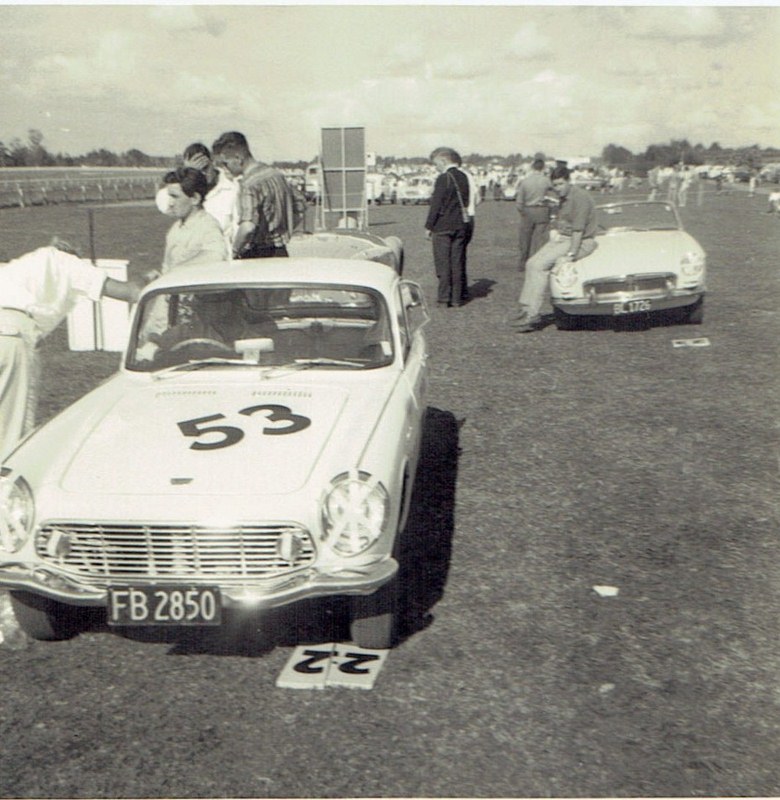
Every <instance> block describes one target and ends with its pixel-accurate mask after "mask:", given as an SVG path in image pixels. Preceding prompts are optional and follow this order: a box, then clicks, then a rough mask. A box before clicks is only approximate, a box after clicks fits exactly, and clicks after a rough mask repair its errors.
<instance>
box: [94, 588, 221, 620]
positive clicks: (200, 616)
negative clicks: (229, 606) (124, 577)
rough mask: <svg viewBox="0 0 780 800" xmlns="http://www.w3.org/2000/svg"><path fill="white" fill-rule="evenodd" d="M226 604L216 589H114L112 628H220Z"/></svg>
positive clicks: (111, 593) (110, 600)
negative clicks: (125, 626)
mask: <svg viewBox="0 0 780 800" xmlns="http://www.w3.org/2000/svg"><path fill="white" fill-rule="evenodd" d="M221 621H222V601H221V597H220V593H219V589H218V588H217V587H215V586H111V587H109V589H108V624H109V625H219V624H220V623H221Z"/></svg>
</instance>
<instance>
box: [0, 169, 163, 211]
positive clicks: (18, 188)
mask: <svg viewBox="0 0 780 800" xmlns="http://www.w3.org/2000/svg"><path fill="white" fill-rule="evenodd" d="M164 173H165V170H164V169H152V170H138V169H126V170H121V169H113V170H112V169H104V170H100V169H94V170H92V169H74V168H63V169H61V170H57V169H56V168H51V169H49V168H44V169H0V208H11V207H18V208H25V207H28V206H45V205H57V204H61V203H116V202H124V201H128V200H145V199H149V198H152V197H154V195H155V192H156V191H157V188H158V187H159V185H160V181H161V178H162V176H163V174H164Z"/></svg>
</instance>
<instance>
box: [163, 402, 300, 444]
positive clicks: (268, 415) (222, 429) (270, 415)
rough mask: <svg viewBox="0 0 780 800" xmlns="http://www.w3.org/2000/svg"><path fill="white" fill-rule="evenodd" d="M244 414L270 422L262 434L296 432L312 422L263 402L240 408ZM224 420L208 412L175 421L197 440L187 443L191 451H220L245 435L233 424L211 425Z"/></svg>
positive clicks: (240, 412)
mask: <svg viewBox="0 0 780 800" xmlns="http://www.w3.org/2000/svg"><path fill="white" fill-rule="evenodd" d="M238 413H239V414H242V415H243V416H245V417H251V416H252V415H253V414H260V415H261V416H262V418H263V419H265V420H266V421H267V422H270V423H272V424H271V425H268V424H266V425H264V426H263V428H262V431H263V434H264V435H265V436H285V435H287V434H290V433H298V431H302V430H305V429H306V428H308V427H309V425H311V420H310V419H309V418H308V417H304V416H303V414H294V413H293V412H292V411H291V410H290V409H289V408H288V407H287V406H278V405H275V404H273V403H264V404H263V405H259V406H249V407H248V408H242V409H241V410H240V411H239V412H238ZM223 419H225V415H224V414H210V415H209V416H206V417H197V418H196V419H185V420H182V422H178V423H177V425H178V426H179V430H180V431H181V432H182V435H184V436H191V437H193V438H195V439H199V440H200V441H195V442H193V443H192V444H191V445H190V450H219V449H220V448H222V447H230V446H231V445H234V444H238V442H240V441H241V440H242V439H243V438H244V431H243V430H242V429H241V428H238V427H236V426H235V425H211V424H210V423H212V422H219V421H220V420H223Z"/></svg>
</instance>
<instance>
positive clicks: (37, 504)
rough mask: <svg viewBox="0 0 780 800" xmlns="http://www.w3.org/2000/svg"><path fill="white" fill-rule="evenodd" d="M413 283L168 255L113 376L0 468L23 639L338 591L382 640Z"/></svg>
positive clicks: (2, 584) (412, 427)
mask: <svg viewBox="0 0 780 800" xmlns="http://www.w3.org/2000/svg"><path fill="white" fill-rule="evenodd" d="M427 320H428V315H427V312H426V307H425V302H424V298H423V293H422V290H421V289H420V287H419V286H418V285H417V284H416V283H413V282H410V281H408V280H403V279H402V278H401V277H400V276H399V275H398V273H397V272H396V271H395V270H393V269H392V268H390V267H388V266H386V265H384V264H378V263H373V262H369V261H364V260H348V259H342V260H339V259H333V258H330V259H325V258H323V259H317V258H300V259H297V258H285V259H264V260H256V261H251V260H245V261H240V262H233V263H232V264H226V263H219V264H213V265H203V266H194V267H189V268H181V269H178V270H172V271H170V272H168V273H167V274H165V275H163V276H162V277H160V278H158V279H157V280H156V281H154V282H152V283H151V284H149V285H148V286H147V287H146V288H145V290H144V292H143V294H142V296H141V298H140V301H139V303H138V306H137V308H136V310H135V313H134V316H133V322H132V326H131V333H130V337H129V342H128V346H127V351H126V353H125V355H124V358H123V361H122V365H121V367H120V369H119V371H118V373H117V374H116V375H115V376H113V377H112V378H110V379H109V380H108V381H106V382H105V383H103V384H102V385H101V386H99V387H98V388H96V389H94V390H93V391H92V392H90V393H89V394H87V395H85V396H84V397H83V398H81V399H80V400H78V401H77V402H76V403H74V404H73V405H72V406H70V407H69V408H67V409H65V410H64V411H63V412H61V413H60V414H59V415H57V416H55V417H54V418H53V419H51V420H50V421H49V422H48V423H46V424H45V425H43V426H42V427H40V428H39V429H37V430H36V431H34V432H33V433H32V434H31V435H30V436H29V437H27V438H26V439H25V440H24V441H23V442H22V443H21V444H20V445H19V446H18V447H17V448H16V450H15V451H14V452H13V453H11V455H10V456H9V457H8V458H7V459H6V461H5V463H3V464H2V466H1V467H0V533H2V535H0V588H4V589H8V590H10V593H11V600H12V604H13V608H14V611H15V613H16V616H17V618H18V620H19V623H20V625H21V627H22V628H23V630H25V631H26V632H27V633H28V634H29V635H30V636H32V637H34V638H36V639H61V638H66V637H69V636H71V635H74V634H75V633H76V632H78V627H79V621H80V619H81V615H80V613H79V612H80V608H81V607H83V606H98V607H103V608H105V613H106V621H107V623H108V625H110V626H116V627H117V628H118V629H122V628H123V627H124V626H179V625H187V626H198V625H218V624H220V622H221V621H222V620H223V616H225V614H223V612H226V611H227V610H228V609H244V610H252V609H266V608H271V607H278V606H283V605H287V604H290V603H294V602H296V601H299V600H304V599H316V598H323V597H326V596H334V595H339V596H345V597H346V598H347V600H346V602H347V605H348V607H349V616H350V630H351V636H352V639H353V641H354V642H355V643H356V644H357V645H359V646H364V647H369V648H386V647H390V646H391V645H392V644H393V642H394V637H395V619H396V610H395V603H396V599H397V593H398V592H399V591H401V587H399V586H398V584H397V581H396V574H397V571H398V567H399V564H398V561H397V556H398V537H399V531H400V530H402V528H403V526H404V524H405V520H406V517H407V513H408V509H409V503H410V499H411V495H412V488H413V485H414V478H415V472H416V468H417V462H418V457H419V449H420V440H421V428H422V420H423V415H424V412H425V408H426V402H425V397H426V386H427V369H428V368H427V346H426V339H425V330H424V329H425V325H426V322H427Z"/></svg>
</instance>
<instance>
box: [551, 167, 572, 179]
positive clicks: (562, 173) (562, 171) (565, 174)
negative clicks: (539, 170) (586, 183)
mask: <svg viewBox="0 0 780 800" xmlns="http://www.w3.org/2000/svg"><path fill="white" fill-rule="evenodd" d="M570 175H571V172H570V171H569V168H568V167H561V166H558V167H555V169H553V171H552V172H551V173H550V180H551V181H554V180H560V179H561V178H563V180H565V181H568V180H569V176H570Z"/></svg>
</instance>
